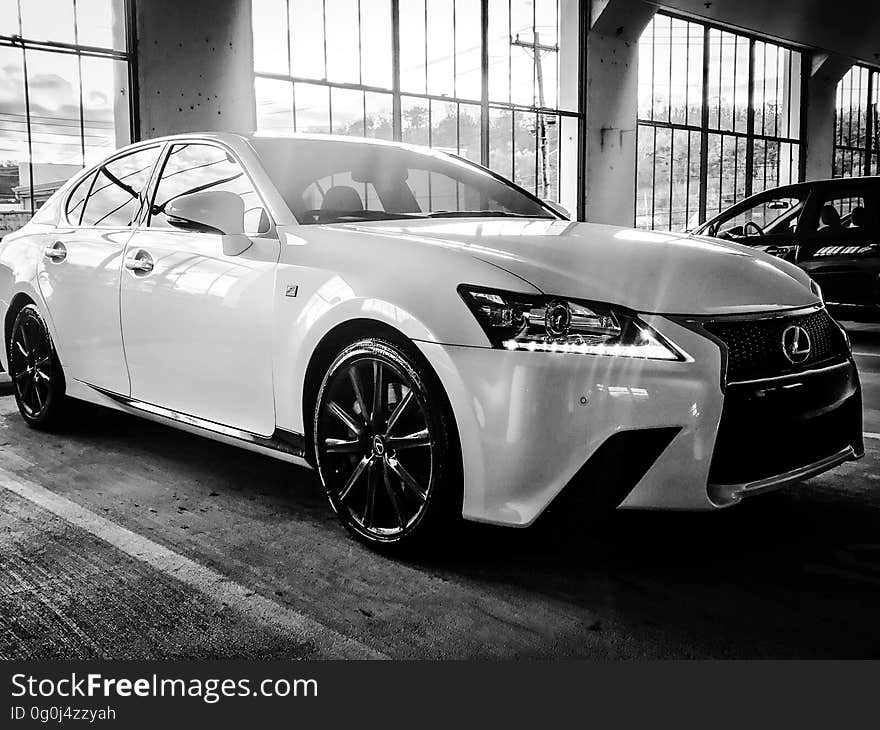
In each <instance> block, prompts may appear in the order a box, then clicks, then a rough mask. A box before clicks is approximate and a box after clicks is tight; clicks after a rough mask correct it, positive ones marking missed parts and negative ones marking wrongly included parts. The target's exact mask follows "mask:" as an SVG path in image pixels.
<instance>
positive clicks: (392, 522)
mask: <svg viewBox="0 0 880 730" xmlns="http://www.w3.org/2000/svg"><path fill="white" fill-rule="evenodd" d="M448 411H449V408H448V405H447V403H446V399H445V396H444V395H443V393H442V392H441V391H440V389H439V385H438V384H436V383H435V378H434V377H433V373H432V372H430V371H429V370H428V368H427V367H426V366H424V365H423V364H422V363H420V362H419V359H418V358H417V357H414V356H413V355H412V354H409V353H407V351H406V349H405V348H404V347H402V346H400V345H398V344H396V343H393V342H391V341H389V340H385V339H378V338H368V339H363V340H359V341H357V342H355V343H353V344H351V345H349V346H348V347H346V348H345V349H344V350H343V351H342V352H341V353H340V354H339V355H338V356H337V357H336V359H335V360H334V361H333V363H332V365H331V366H330V368H329V370H328V371H327V374H326V375H325V377H324V380H323V382H322V384H321V387H320V390H319V392H318V398H317V403H316V409H315V421H314V429H313V434H314V449H315V458H316V462H317V466H318V473H319V474H320V477H321V481H322V482H323V484H324V487H325V489H326V490H327V496H328V497H329V499H330V503H331V505H332V506H333V509H334V510H335V511H336V514H337V515H338V516H339V518H340V520H341V521H342V523H343V524H344V525H345V527H346V528H347V529H348V530H349V531H351V532H352V533H353V534H354V535H355V536H357V537H358V538H360V539H361V540H363V541H365V542H367V543H369V544H371V545H373V546H376V547H383V548H386V549H392V548H398V547H402V546H404V545H407V546H411V545H412V544H414V543H416V542H421V541H422V540H423V539H424V538H425V537H426V536H427V535H428V534H429V533H431V532H434V531H435V529H436V528H438V527H440V526H449V524H450V523H451V522H454V521H455V520H456V519H457V518H458V517H460V515H461V498H460V494H461V490H460V479H459V478H458V472H459V470H458V469H457V468H456V466H457V458H458V457H457V453H458V449H457V443H456V440H455V435H454V429H453V428H452V426H451V417H450V415H449V412H448Z"/></svg>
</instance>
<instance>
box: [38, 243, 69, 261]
mask: <svg viewBox="0 0 880 730" xmlns="http://www.w3.org/2000/svg"><path fill="white" fill-rule="evenodd" d="M43 258H46V259H49V261H53V262H54V263H56V264H60V263H61V262H62V261H64V259H66V258H67V247H66V246H65V245H64V244H63V243H61V241H55V243H53V244H52V245H51V246H46V248H45V249H44V250H43Z"/></svg>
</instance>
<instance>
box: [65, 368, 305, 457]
mask: <svg viewBox="0 0 880 730" xmlns="http://www.w3.org/2000/svg"><path fill="white" fill-rule="evenodd" d="M81 384H82V385H85V386H88V388H89V389H91V390H93V391H95V393H97V394H100V395H101V396H104V398H107V399H109V400H110V401H111V402H112V403H113V405H114V406H116V407H117V408H118V409H119V410H122V411H124V412H128V413H132V414H134V415H138V416H143V417H145V418H148V419H149V420H152V421H156V422H158V423H165V424H167V425H171V426H176V427H178V428H181V429H183V430H185V431H188V432H190V433H195V434H197V435H201V436H206V437H208V438H213V439H215V440H217V441H223V442H225V443H230V444H232V445H234V446H240V447H242V448H245V449H248V450H250V451H256V452H259V453H264V454H268V455H270V456H275V457H277V458H280V459H284V460H285V461H290V462H292V463H295V464H299V465H300V466H307V467H309V468H311V465H310V464H309V463H308V461H307V460H306V440H305V436H303V435H302V434H300V433H294V432H293V431H285V430H284V429H280V428H276V429H275V432H274V433H273V434H272V435H271V436H261V435H259V434H256V433H251V432H250V431H242V430H241V429H237V428H232V427H231V426H225V425H223V424H222V423H215V422H214V421H208V420H205V419H204V418H198V417H197V416H190V415H188V414H186V413H180V412H178V411H175V410H172V409H170V408H165V407H164V406H157V405H154V404H152V403H145V402H144V401H139V400H137V399H136V398H129V397H127V396H124V395H119V394H118V393H111V392H110V391H108V390H104V389H103V388H99V387H97V386H94V385H89V384H88V383H81ZM89 400H92V399H89ZM92 402H99V401H97V400H94V401H92Z"/></svg>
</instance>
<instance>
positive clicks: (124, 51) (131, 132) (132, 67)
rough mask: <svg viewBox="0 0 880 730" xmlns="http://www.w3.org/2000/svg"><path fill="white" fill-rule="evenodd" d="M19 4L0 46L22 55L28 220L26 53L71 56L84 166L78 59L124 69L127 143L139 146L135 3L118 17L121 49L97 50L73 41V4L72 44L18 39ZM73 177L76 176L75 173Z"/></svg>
mask: <svg viewBox="0 0 880 730" xmlns="http://www.w3.org/2000/svg"><path fill="white" fill-rule="evenodd" d="M20 2H25V0H18V1H17V2H16V4H15V7H16V10H17V12H18V18H17V24H18V31H19V32H18V33H14V34H12V35H6V34H0V46H3V47H7V48H10V47H11V48H14V49H19V50H20V51H21V54H22V72H23V74H24V79H23V84H24V102H25V117H26V119H25V135H26V137H27V140H28V144H27V146H28V155H27V165H28V167H29V169H30V170H31V174H30V181H29V184H28V187H29V195H30V207H29V208H28V209H26V210H22V212H25V213H27V212H29V213H30V214H31V215H32V216H33V215H34V214H36V212H37V211H38V210H39V208H38V207H37V206H36V204H35V200H34V176H33V165H34V161H33V154H32V152H31V149H30V148H31V143H32V139H33V136H34V135H33V132H32V129H31V126H32V123H31V108H30V99H29V96H30V93H29V88H30V83H31V81H30V79H29V78H28V75H27V52H28V51H31V52H37V51H39V52H48V53H53V54H58V55H59V56H61V55H68V56H70V55H72V56H74V57H75V58H76V59H77V67H78V84H79V87H80V88H79V95H80V110H79V114H80V117H79V130H80V146H81V151H82V159H83V162H85V134H84V121H83V105H82V59H83V58H103V59H109V60H115V61H121V62H123V63H125V65H126V71H127V73H126V82H127V92H128V93H127V97H128V98H127V107H128V109H127V110H128V127H129V129H128V139H129V140H130V143H131V144H136V143H138V142H140V110H139V106H138V104H139V102H138V97H139V87H138V70H137V64H138V59H137V52H136V51H137V41H136V33H135V28H136V18H135V2H137V0H122V14H123V20H124V24H125V27H124V30H123V33H124V43H123V45H124V48H109V47H98V46H90V45H86V44H82V43H79V39H78V37H77V33H78V31H77V28H76V23H77V22H78V19H77V14H76V3H75V0H73V13H74V33H75V42H69V41H49V40H44V39H39V38H33V37H31V36H23V35H21V30H22V26H21V22H22V17H21V9H20ZM100 164H101V163H98V164H95V165H91V166H89V167H88V168H86V167H85V166H84V167H83V170H89V171H92V170H93V169H95V168H96V167H99V166H100ZM76 174H77V175H79V174H80V172H77V173H76ZM61 219H63V220H64V221H65V222H69V221H68V218H67V205H66V201H65V206H64V210H63V215H62V216H61Z"/></svg>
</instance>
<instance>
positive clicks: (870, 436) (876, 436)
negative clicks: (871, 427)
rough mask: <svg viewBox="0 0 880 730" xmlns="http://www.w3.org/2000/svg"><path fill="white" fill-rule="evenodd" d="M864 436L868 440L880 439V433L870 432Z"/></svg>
mask: <svg viewBox="0 0 880 730" xmlns="http://www.w3.org/2000/svg"><path fill="white" fill-rule="evenodd" d="M864 436H865V438H868V439H880V433H871V432H870V431H865V433H864Z"/></svg>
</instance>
